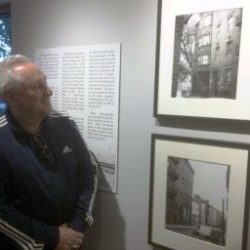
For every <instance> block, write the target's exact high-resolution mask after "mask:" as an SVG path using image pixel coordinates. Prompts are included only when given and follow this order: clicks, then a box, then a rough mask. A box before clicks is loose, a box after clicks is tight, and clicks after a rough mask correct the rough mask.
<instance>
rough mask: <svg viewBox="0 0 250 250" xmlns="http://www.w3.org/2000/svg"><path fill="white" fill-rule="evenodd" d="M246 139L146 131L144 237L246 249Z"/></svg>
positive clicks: (178, 244) (188, 247) (189, 249)
mask: <svg viewBox="0 0 250 250" xmlns="http://www.w3.org/2000/svg"><path fill="white" fill-rule="evenodd" d="M248 159H249V145H245V144H234V143H227V142H217V141H210V140H201V139H190V138H180V137H172V136H163V135H156V134H154V135H153V136H152V155H151V164H152V166H151V184H150V186H151V192H150V213H149V214H150V218H149V243H151V244H153V245H158V246H162V247H165V248H166V249H174V250H200V249H206V250H236V249H237V250H246V241H247V230H248V209H249V206H248V203H249V198H248V196H249V187H248V186H249V185H248V184H249V183H248V182H249V181H248V180H249V162H248V161H249V160H248Z"/></svg>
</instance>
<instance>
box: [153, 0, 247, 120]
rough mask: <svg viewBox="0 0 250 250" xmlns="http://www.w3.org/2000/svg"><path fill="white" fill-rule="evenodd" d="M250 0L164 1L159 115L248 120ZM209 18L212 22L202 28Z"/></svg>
mask: <svg viewBox="0 0 250 250" xmlns="http://www.w3.org/2000/svg"><path fill="white" fill-rule="evenodd" d="M249 5H250V4H249V3H248V2H247V1H246V0H240V1H236V0H229V1H223V2H219V3H218V2H211V1H210V2H206V3H204V2H200V1H198V0H191V1H185V0H170V1H169V0H161V1H160V4H159V8H160V11H159V13H158V14H159V22H158V42H157V61H156V83H155V102H154V116H155V117H159V118H160V117H164V116H169V117H170V116H177V117H203V118H215V119H231V120H241V121H242V120H243V121H249V120H250V109H248V108H247V107H249V106H250V92H249V91H247V90H248V83H249V82H250V71H249V70H247V68H246V65H248V58H249V57H250V49H249V48H248V47H249V46H248V44H249V42H250V36H249V35H248V33H249V32H248V30H247V24H248V22H249V19H250V6H249ZM198 16H199V19H198ZM208 17H210V19H209V20H210V21H209V20H207V21H206V18H207V19H208ZM188 22H190V23H191V24H189V26H188ZM206 22H207V23H208V24H209V25H210V26H209V27H210V28H206V29H205V28H204V26H203V25H204V23H206ZM231 24H232V25H233V27H232V28H230V27H231V26H230V25H231ZM220 29H221V30H223V32H222V31H220V32H219V30H220ZM208 30H210V33H209V32H208ZM187 34H188V35H187ZM186 35H187V36H188V38H186ZM191 37H193V38H191ZM219 37H220V38H219ZM185 39H189V44H188V45H187V46H189V51H188V49H187V48H186V51H185V48H184V47H183V46H184V45H183V44H184V43H185V44H187V41H186V40H185ZM190 40H191V41H190ZM183 51H184V52H183ZM188 53H189V55H190V56H189V58H188V56H186V57H187V58H186V59H185V58H184V57H185V55H186V54H188ZM183 58H184V59H183ZM190 58H191V59H190Z"/></svg>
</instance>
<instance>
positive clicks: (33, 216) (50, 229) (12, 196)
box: [0, 112, 97, 250]
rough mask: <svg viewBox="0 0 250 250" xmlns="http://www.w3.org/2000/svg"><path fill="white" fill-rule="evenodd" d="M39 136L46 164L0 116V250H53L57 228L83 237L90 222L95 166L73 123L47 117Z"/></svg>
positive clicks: (53, 115)
mask: <svg viewBox="0 0 250 250" xmlns="http://www.w3.org/2000/svg"><path fill="white" fill-rule="evenodd" d="M41 136H42V138H43V140H44V141H45V145H47V147H48V150H47V151H48V152H49V153H50V156H52V163H44V162H42V161H41V160H40V159H39V157H38V155H37V153H36V151H35V150H34V148H33V146H31V144H30V141H32V139H33V138H32V135H30V134H28V133H27V132H25V131H24V130H23V129H21V128H20V127H19V126H18V124H17V123H16V122H15V121H14V120H13V118H12V116H11V115H10V114H9V112H7V113H6V114H2V115H1V116H0V232H1V233H0V246H1V247H0V249H8V250H12V249H13V250H14V249H15V250H16V249H24V250H33V249H46V250H49V249H54V248H55V246H56V245H57V243H58V239H59V230H58V226H59V225H61V224H64V223H68V224H69V226H70V227H71V228H73V229H75V230H77V231H80V232H83V231H84V229H85V228H86V227H87V226H88V225H91V224H92V222H93V218H92V215H91V213H92V208H93V202H94V198H95V193H96V189H97V164H96V162H94V161H93V160H92V157H91V155H90V153H89V151H88V149H87V147H86V145H85V143H84V141H83V139H82V137H81V135H80V134H79V132H78V130H77V128H76V126H75V124H74V122H73V121H72V120H70V119H69V118H67V117H66V116H62V115H60V114H58V113H57V114H56V113H51V114H50V115H49V116H48V117H47V118H45V119H44V121H43V123H42V130H41ZM5 244H6V246H5ZM8 244H9V245H8ZM17 246H18V247H17ZM3 247H4V248H3Z"/></svg>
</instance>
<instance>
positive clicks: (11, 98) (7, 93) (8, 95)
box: [3, 90, 16, 105]
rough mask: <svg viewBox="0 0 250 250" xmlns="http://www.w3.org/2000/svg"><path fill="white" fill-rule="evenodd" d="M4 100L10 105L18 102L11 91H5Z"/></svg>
mask: <svg viewBox="0 0 250 250" xmlns="http://www.w3.org/2000/svg"><path fill="white" fill-rule="evenodd" d="M3 100H5V101H6V102H7V103H8V104H10V105H11V104H13V103H14V102H15V100H16V95H15V93H14V92H13V91H11V90H5V91H4V93H3Z"/></svg>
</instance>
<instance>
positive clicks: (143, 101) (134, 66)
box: [12, 0, 250, 250]
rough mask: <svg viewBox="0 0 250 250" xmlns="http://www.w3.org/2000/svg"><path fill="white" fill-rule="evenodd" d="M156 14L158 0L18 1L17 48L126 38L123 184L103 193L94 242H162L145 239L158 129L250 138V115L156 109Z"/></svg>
mask: <svg viewBox="0 0 250 250" xmlns="http://www.w3.org/2000/svg"><path fill="white" fill-rule="evenodd" d="M157 16H158V1H157V0H133V1H132V0H128V1H122V0H72V1H68V0H18V1H15V0H13V1H12V25H13V50H14V53H21V54H26V55H27V56H30V57H31V58H34V56H35V50H36V49H41V48H53V47H66V46H78V45H92V44H104V43H121V48H122V49H121V76H120V78H121V80H120V117H119V143H118V147H119V150H118V157H119V158H118V192H117V194H110V193H106V192H99V194H98V197H97V206H96V211H95V214H96V224H95V225H94V227H93V229H92V234H91V235H90V236H89V241H88V242H87V244H88V245H89V246H90V249H91V250H153V249H154V250H156V249H158V248H155V247H152V246H151V245H149V244H148V239H147V236H148V216H149V211H148V210H149V208H148V207H149V191H150V142H151V134H152V133H161V134H169V135H178V136H183V137H193V138H205V139H213V140H222V141H232V142H242V143H246V144H248V143H249V142H250V135H249V134H250V123H246V122H228V121H223V120H220V121H217V120H216V121H215V120H207V119H199V118H196V119H192V118H173V117H171V118H164V119H160V120H158V119H155V118H154V117H153V105H154V84H155V68H156V67H155V65H156V56H157V49H156V48H157V21H158V20H157ZM248 108H250V107H248ZM239 181H240V180H239ZM249 238H250V237H249Z"/></svg>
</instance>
